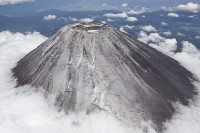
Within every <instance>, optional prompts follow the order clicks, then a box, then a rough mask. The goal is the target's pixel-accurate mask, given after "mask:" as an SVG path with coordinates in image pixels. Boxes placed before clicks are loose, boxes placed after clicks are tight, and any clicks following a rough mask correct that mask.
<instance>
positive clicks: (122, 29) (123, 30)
mask: <svg viewBox="0 0 200 133" xmlns="http://www.w3.org/2000/svg"><path fill="white" fill-rule="evenodd" d="M119 30H120V31H121V32H124V33H127V32H126V31H125V29H124V27H123V26H122V27H120V28H119Z"/></svg>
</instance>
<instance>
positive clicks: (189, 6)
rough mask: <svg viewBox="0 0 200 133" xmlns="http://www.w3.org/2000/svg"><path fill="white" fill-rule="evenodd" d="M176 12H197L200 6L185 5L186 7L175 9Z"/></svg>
mask: <svg viewBox="0 0 200 133" xmlns="http://www.w3.org/2000/svg"><path fill="white" fill-rule="evenodd" d="M176 8H177V9H178V10H182V11H189V12H198V11H199V10H200V5H199V4H198V3H192V2H190V3H187V4H186V5H179V6H177V7H176Z"/></svg>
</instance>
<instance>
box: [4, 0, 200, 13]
mask: <svg viewBox="0 0 200 133" xmlns="http://www.w3.org/2000/svg"><path fill="white" fill-rule="evenodd" d="M189 2H193V3H198V2H199V0H189V1H188V0H109V1H108V0H0V12H5V13H6V12H20V11H21V12H32V11H41V10H47V9H60V10H123V9H124V8H133V7H136V6H140V7H141V6H142V7H147V8H150V9H152V10H156V9H160V8H161V7H162V6H165V7H169V6H170V7H173V6H177V5H180V4H187V3H189Z"/></svg>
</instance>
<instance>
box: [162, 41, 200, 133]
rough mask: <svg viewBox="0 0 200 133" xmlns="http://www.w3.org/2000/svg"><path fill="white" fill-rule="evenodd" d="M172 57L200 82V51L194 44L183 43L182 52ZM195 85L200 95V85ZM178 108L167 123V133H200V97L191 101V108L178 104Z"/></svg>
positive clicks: (197, 83)
mask: <svg viewBox="0 0 200 133" xmlns="http://www.w3.org/2000/svg"><path fill="white" fill-rule="evenodd" d="M171 57H172V58H174V59H175V60H177V61H179V62H180V63H181V65H183V66H184V67H186V68H187V69H188V70H189V71H191V72H192V73H193V74H194V76H195V77H196V78H197V79H198V80H200V69H199V66H200V51H199V50H198V49H197V48H196V47H195V46H194V45H193V44H192V43H190V42H188V41H183V42H182V50H181V52H177V53H175V54H174V55H172V56H171ZM194 85H195V86H196V89H197V92H198V93H200V83H199V82H194ZM176 107H177V112H179V113H176V114H175V115H174V116H173V118H172V120H170V121H168V122H167V123H165V127H166V131H165V133H188V132H192V133H199V132H200V128H199V122H200V119H199V118H200V113H199V112H200V95H199V94H198V95H197V96H196V98H195V101H191V103H190V106H183V105H180V104H179V103H177V105H176Z"/></svg>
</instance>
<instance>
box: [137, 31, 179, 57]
mask: <svg viewBox="0 0 200 133" xmlns="http://www.w3.org/2000/svg"><path fill="white" fill-rule="evenodd" d="M138 40H140V41H141V42H143V43H146V44H148V45H149V46H151V47H153V48H155V49H157V50H159V51H161V52H163V53H164V54H166V55H173V53H174V51H175V50H176V49H177V45H176V44H177V40H176V39H175V38H172V39H166V38H164V37H162V36H160V35H159V34H158V33H150V34H149V35H148V34H147V33H145V32H144V31H141V32H140V33H139V37H138Z"/></svg>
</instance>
